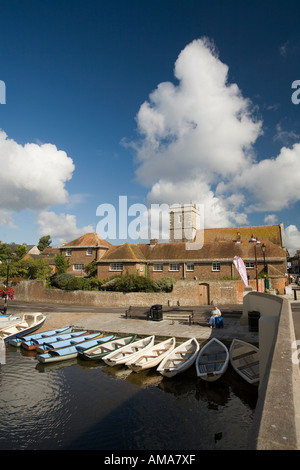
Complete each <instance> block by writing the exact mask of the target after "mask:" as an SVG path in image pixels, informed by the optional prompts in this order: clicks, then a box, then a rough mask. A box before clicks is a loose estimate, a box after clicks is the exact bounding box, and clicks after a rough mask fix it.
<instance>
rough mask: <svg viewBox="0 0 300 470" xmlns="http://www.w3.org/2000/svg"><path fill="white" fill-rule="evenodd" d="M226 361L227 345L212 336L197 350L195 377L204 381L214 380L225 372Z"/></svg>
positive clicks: (227, 361) (227, 358)
mask: <svg viewBox="0 0 300 470" xmlns="http://www.w3.org/2000/svg"><path fill="white" fill-rule="evenodd" d="M228 363H229V352H228V349H227V347H226V346H225V344H223V343H222V342H221V341H219V340H218V339H217V338H212V339H211V340H210V341H209V342H208V343H206V345H205V346H204V347H203V348H202V349H201V350H200V351H199V353H198V356H197V358H196V371H197V377H200V378H201V379H202V380H205V381H206V382H215V381H216V380H218V379H219V378H220V377H222V375H224V374H225V372H226V370H227V368H228Z"/></svg>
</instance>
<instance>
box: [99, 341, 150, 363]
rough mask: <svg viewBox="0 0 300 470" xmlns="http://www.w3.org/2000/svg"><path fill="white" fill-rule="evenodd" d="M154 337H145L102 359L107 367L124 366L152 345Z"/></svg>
mask: <svg viewBox="0 0 300 470" xmlns="http://www.w3.org/2000/svg"><path fill="white" fill-rule="evenodd" d="M154 339H155V336H147V337H146V338H142V339H139V340H137V341H134V342H132V343H129V344H126V345H125V346H123V347H121V348H119V349H116V350H115V351H112V352H111V353H109V354H107V355H106V356H104V357H103V361H104V362H105V363H106V364H107V365H109V366H115V365H119V364H125V362H127V361H129V360H133V359H134V358H135V357H136V356H137V355H140V354H142V353H143V351H144V350H145V349H147V348H149V347H151V346H153V344H154Z"/></svg>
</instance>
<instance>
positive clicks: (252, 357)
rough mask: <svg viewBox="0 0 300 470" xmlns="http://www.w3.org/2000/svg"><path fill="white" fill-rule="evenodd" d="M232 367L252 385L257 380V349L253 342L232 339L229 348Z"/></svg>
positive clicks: (256, 383)
mask: <svg viewBox="0 0 300 470" xmlns="http://www.w3.org/2000/svg"><path fill="white" fill-rule="evenodd" d="M229 357H230V363H231V365H232V367H233V369H234V370H235V371H236V372H237V373H238V374H239V375H240V376H241V377H243V379H245V380H246V381H247V382H249V383H250V384H253V385H258V382H259V349H258V348H257V347H256V346H254V345H253V344H250V343H246V342H245V341H242V340H240V339H234V340H233V341H232V343H231V346H230V349H229Z"/></svg>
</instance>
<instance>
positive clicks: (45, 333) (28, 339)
mask: <svg viewBox="0 0 300 470" xmlns="http://www.w3.org/2000/svg"><path fill="white" fill-rule="evenodd" d="M72 329H73V327H72V326H65V327H64V328H58V329H56V330H48V331H43V332H42V333H34V334H32V335H27V336H20V337H17V338H13V339H9V340H8V343H9V344H10V345H11V346H15V347H17V348H18V347H20V346H21V344H22V343H24V342H27V343H28V344H30V343H31V342H32V341H33V340H34V339H39V338H45V340H46V339H47V338H49V337H51V336H54V335H58V334H60V333H61V334H63V333H70V332H71V331H72ZM26 349H34V348H29V347H28V348H26Z"/></svg>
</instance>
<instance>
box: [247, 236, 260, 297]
mask: <svg viewBox="0 0 300 470" xmlns="http://www.w3.org/2000/svg"><path fill="white" fill-rule="evenodd" d="M249 243H253V245H254V254H255V272H256V274H255V278H256V290H257V292H258V273H257V254H256V245H260V241H259V240H258V238H256V237H255V236H254V235H251V238H250V240H249Z"/></svg>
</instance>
